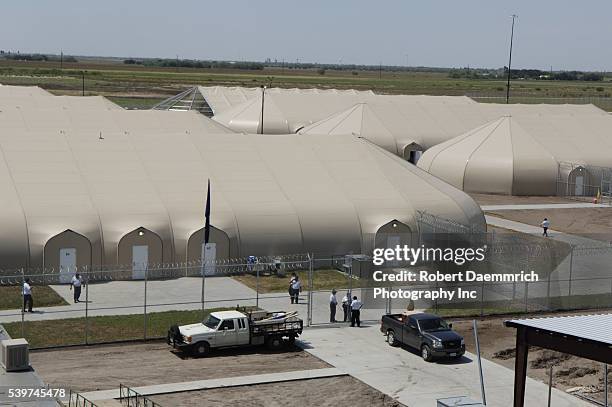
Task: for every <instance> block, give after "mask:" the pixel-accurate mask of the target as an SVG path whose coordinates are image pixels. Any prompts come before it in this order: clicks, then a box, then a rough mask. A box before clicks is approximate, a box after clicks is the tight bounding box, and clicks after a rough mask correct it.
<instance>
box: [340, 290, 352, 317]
mask: <svg viewBox="0 0 612 407" xmlns="http://www.w3.org/2000/svg"><path fill="white" fill-rule="evenodd" d="M350 298H351V293H350V292H349V291H347V292H346V295H345V296H344V297H342V311H343V312H344V319H343V320H342V322H346V321H348V318H349V317H348V315H349V308H350V307H351V300H350Z"/></svg>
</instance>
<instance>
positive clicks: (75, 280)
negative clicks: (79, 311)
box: [70, 273, 83, 304]
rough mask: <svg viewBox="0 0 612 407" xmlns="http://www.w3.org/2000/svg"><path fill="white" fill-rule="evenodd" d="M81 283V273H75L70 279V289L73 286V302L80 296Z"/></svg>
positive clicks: (77, 300)
mask: <svg viewBox="0 0 612 407" xmlns="http://www.w3.org/2000/svg"><path fill="white" fill-rule="evenodd" d="M82 285H83V280H82V279H81V275H80V274H79V273H76V274H75V275H74V276H73V277H72V280H71V281H70V289H71V290H72V289H73V288H74V303H75V304H76V303H77V302H79V298H80V297H81V286H82Z"/></svg>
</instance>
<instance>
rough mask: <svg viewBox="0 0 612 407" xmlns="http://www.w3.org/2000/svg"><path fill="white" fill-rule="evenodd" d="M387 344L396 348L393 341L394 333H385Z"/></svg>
mask: <svg viewBox="0 0 612 407" xmlns="http://www.w3.org/2000/svg"><path fill="white" fill-rule="evenodd" d="M387 343H388V344H389V346H397V340H396V339H395V332H393V331H387Z"/></svg>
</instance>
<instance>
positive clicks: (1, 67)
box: [0, 60, 612, 108]
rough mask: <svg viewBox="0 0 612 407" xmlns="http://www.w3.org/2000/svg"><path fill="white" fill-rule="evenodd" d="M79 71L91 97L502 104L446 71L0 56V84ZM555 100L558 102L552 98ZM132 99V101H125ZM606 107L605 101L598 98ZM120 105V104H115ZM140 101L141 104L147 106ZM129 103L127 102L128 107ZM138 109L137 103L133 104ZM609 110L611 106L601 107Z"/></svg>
mask: <svg viewBox="0 0 612 407" xmlns="http://www.w3.org/2000/svg"><path fill="white" fill-rule="evenodd" d="M81 70H86V72H87V73H86V76H85V89H86V93H87V94H89V95H96V94H101V95H106V96H117V97H130V96H138V97H142V98H145V99H146V98H149V97H153V96H154V97H156V98H161V97H163V96H169V95H174V94H177V93H179V92H180V91H181V90H184V89H185V88H187V87H190V86H194V85H224V86H259V85H264V84H265V85H270V82H271V85H272V86H276V87H300V88H304V87H319V88H339V89H347V88H352V89H361V90H366V89H372V90H374V91H377V92H381V93H391V94H429V95H465V94H468V95H476V96H484V97H499V98H500V99H499V100H496V99H482V100H483V101H491V102H505V99H504V97H505V85H506V83H505V80H502V79H455V78H450V77H449V76H448V74H447V73H444V72H399V71H398V72H383V73H382V76H381V77H380V78H379V75H378V72H373V71H358V72H357V75H353V74H352V72H350V71H334V70H327V71H326V73H325V75H319V74H318V73H317V71H316V70H315V69H312V70H308V69H279V68H266V69H264V70H251V71H249V70H234V69H192V68H180V69H179V70H178V71H177V70H176V69H174V68H154V67H144V66H125V65H123V64H120V63H108V62H106V63H104V62H98V63H93V62H83V63H71V64H65V68H64V69H63V70H60V69H59V64H58V63H56V62H27V63H26V62H19V61H7V60H0V83H5V84H8V85H38V86H41V87H43V88H45V89H48V90H51V91H53V92H54V93H56V94H80V93H81V76H80V75H81V73H80V72H81ZM611 95H612V81H609V80H605V81H602V82H597V83H593V82H581V81H539V80H531V81H529V80H522V81H516V80H515V81H514V82H513V86H512V93H511V101H512V102H521V103H531V101H532V100H533V101H536V102H538V103H567V102H572V101H574V102H576V101H579V100H581V99H582V100H584V98H602V97H603V98H610V96H611ZM555 99H557V100H555ZM127 102H128V103H132V101H127ZM594 102H595V103H598V104H599V103H602V104H604V105H609V104H610V103H609V100H608V101H606V100H602V101H597V100H594ZM119 103H121V102H119ZM148 103H149V102H143V103H142V104H140V106H142V107H144V106H147V105H148ZM130 107H131V106H130ZM135 107H138V106H135ZM602 107H604V108H611V106H602Z"/></svg>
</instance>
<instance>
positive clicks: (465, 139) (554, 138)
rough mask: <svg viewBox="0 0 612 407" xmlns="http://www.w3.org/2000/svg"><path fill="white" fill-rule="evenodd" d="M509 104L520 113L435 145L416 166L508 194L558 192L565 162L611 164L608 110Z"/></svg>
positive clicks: (462, 184)
mask: <svg viewBox="0 0 612 407" xmlns="http://www.w3.org/2000/svg"><path fill="white" fill-rule="evenodd" d="M541 108H542V107H540V109H541ZM507 109H508V110H509V111H515V112H516V114H515V115H507V116H502V117H500V118H497V119H495V120H493V121H491V122H489V123H486V124H484V125H482V126H479V127H477V128H475V129H473V130H470V131H468V132H466V133H464V134H462V135H459V136H457V137H454V138H452V139H450V140H447V141H445V142H442V143H440V144H437V145H435V146H433V147H431V148H430V149H428V150H427V151H425V153H424V154H423V156H422V157H421V159H420V160H419V162H418V164H417V165H418V166H419V167H420V168H423V169H424V170H425V171H428V172H430V173H431V174H433V175H435V176H437V177H439V178H441V179H443V180H445V181H446V182H448V183H450V184H451V185H454V186H455V187H457V188H459V189H462V190H464V191H466V192H476V193H497V194H508V195H555V194H556V192H557V180H558V178H559V176H560V172H559V164H560V163H563V162H571V163H577V164H580V165H584V166H600V167H612V140H611V139H610V137H609V134H611V133H612V117H610V116H609V115H607V114H604V113H603V112H601V111H599V110H598V109H596V110H592V109H588V108H587V109H584V108H580V107H576V108H575V109H572V110H570V111H568V110H567V109H566V108H563V107H561V108H560V109H550V110H548V111H547V112H544V113H540V112H539V109H533V110H530V109H523V108H522V107H518V108H507ZM565 176H566V175H565Z"/></svg>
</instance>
